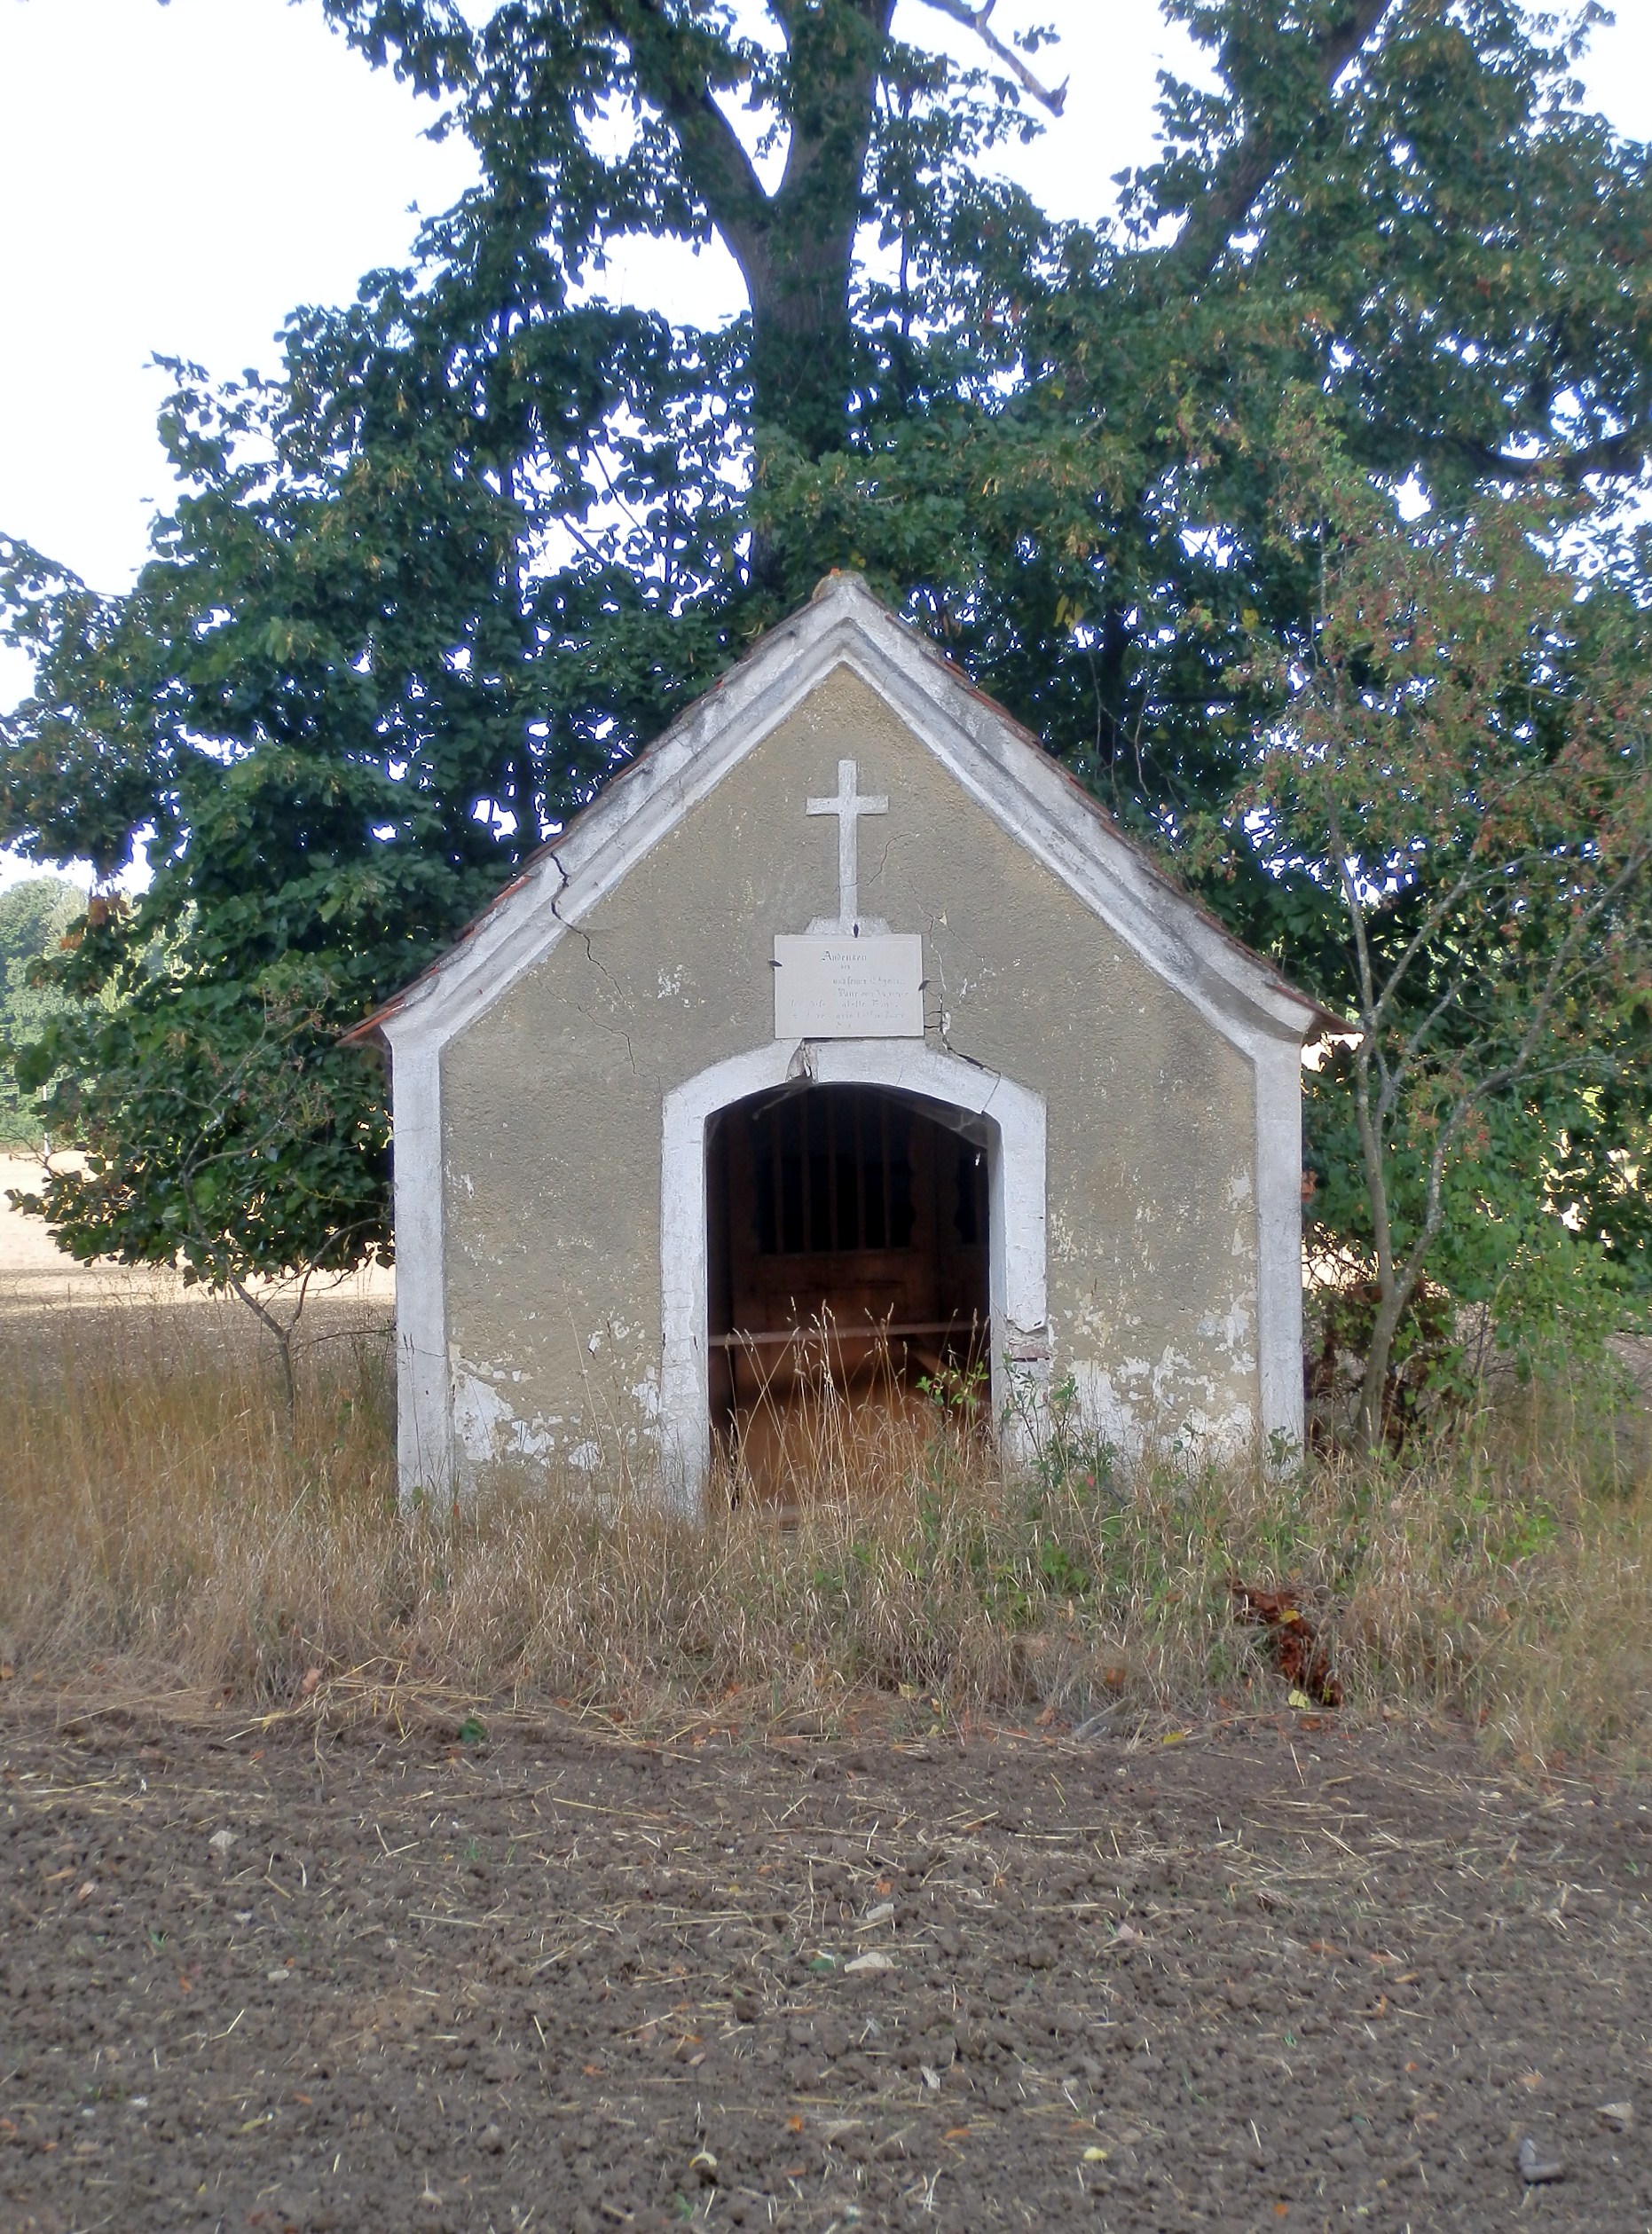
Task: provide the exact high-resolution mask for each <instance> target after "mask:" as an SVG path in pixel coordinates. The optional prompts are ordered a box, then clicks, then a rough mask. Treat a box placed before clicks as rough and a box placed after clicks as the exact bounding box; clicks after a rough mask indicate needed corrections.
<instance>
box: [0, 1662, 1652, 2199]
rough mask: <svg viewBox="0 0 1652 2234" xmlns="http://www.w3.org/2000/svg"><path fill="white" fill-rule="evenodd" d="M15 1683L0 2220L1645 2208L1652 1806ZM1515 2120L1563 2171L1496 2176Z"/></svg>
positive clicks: (1313, 1755)
mask: <svg viewBox="0 0 1652 2234" xmlns="http://www.w3.org/2000/svg"><path fill="white" fill-rule="evenodd" d="M17 1708H18V1702H16V1701H15V1699H14V1702H13V1711H12V1714H11V1716H10V1718H9V1719H3V1720H0V1762H3V1766H4V1782H3V1785H0V1861H3V1867H4V1891H5V1896H6V1900H7V1917H6V1923H5V1929H4V1938H3V1939H0V2010H4V2018H3V2019H0V2080H3V2082H4V2083H3V2084H0V2198H3V2199H4V2201H3V2203H0V2221H4V2224H5V2225H6V2226H7V2227H8V2228H10V2227H20V2228H29V2229H48V2230H59V2234H60V2230H67V2229H77V2230H78V2229H87V2230H90V2229H93V2228H99V2227H118V2228H120V2229H122V2230H131V2234H138V2230H156V2234H160V2230H168V2234H170V2230H172V2229H176V2228H180V2227H189V2226H201V2227H214V2228H219V2227H221V2228H224V2229H226V2230H228V2229H236V2230H240V2229H264V2230H271V2234H275V2230H281V2229H303V2230H311V2234H321V2230H326V2229H334V2230H354V2229H363V2230H367V2229H373V2230H378V2229H385V2230H401V2229H409V2228H411V2229H424V2230H429V2234H439V2230H444V2229H451V2230H459V2229H464V2230H471V2229H475V2230H477V2234H482V2230H485V2229H492V2230H494V2234H507V2230H512V2229H517V2230H525V2229H528V2228H533V2229H535V2230H539V2234H562V2230H573V2234H594V2230H607V2229H610V2228H625V2227H634V2228H638V2229H644V2228H664V2227H667V2226H680V2225H684V2224H686V2223H688V2222H693V2223H694V2224H696V2225H702V2226H712V2227H715V2226H720V2225H724V2224H727V2225H729V2226H735V2227H775V2228H796V2229H805V2228H806V2229H811V2230H819V2234H825V2230H828V2229H832V2228H836V2229H838V2230H840V2234H847V2230H849V2229H851V2228H854V2227H858V2228H861V2229H868V2228H881V2227H894V2228H906V2227H912V2228H917V2227H939V2228H953V2229H960V2230H963V2229H969V2230H974V2229H979V2228H985V2227H1000V2226H1002V2227H1009V2228H1015V2229H1018V2230H1019V2229H1023V2228H1036V2229H1041V2230H1042V2229H1048V2228H1067V2227H1095V2228H1097V2229H1109V2228H1111V2229H1117V2230H1125V2229H1139V2230H1152V2234H1173V2230H1176V2229H1180V2228H1184V2227H1190V2228H1191V2227H1194V2226H1219V2227H1222V2228H1224V2229H1231V2228H1245V2229H1249V2228H1264V2227H1265V2228H1269V2229H1274V2228H1278V2227H1281V2226H1284V2227H1286V2228H1290V2227H1301V2228H1310V2227H1312V2228H1332V2227H1335V2228H1341V2227H1349V2228H1352V2227H1355V2226H1358V2227H1361V2228H1364V2229H1369V2230H1373V2234H1374V2230H1380V2229H1392V2230H1395V2234H1398V2230H1400V2229H1403V2228H1406V2227H1410V2228H1412V2230H1414V2234H1422V2230H1423V2229H1424V2228H1428V2229H1435V2228H1442V2227H1453V2228H1455V2227H1464V2228H1482V2227H1485V2228H1491V2227H1506V2226H1510V2225H1513V2224H1514V2222H1516V2221H1517V2220H1518V2222H1519V2223H1520V2224H1521V2225H1522V2226H1554V2227H1562V2226H1564V2227H1587V2228H1591V2229H1593V2230H1597V2234H1598V2230H1606V2229H1640V2228H1643V2227H1646V2226H1648V2224H1652V2068H1649V2067H1648V2047H1649V2045H1652V1935H1649V1930H1648V1927H1649V1925H1652V1911H1649V1909H1648V1897H1647V1895H1648V1884H1649V1882H1652V1879H1649V1877H1648V1871H1652V1813H1648V1807H1647V1806H1646V1805H1642V1804H1641V1803H1640V1801H1639V1800H1638V1799H1637V1798H1636V1797H1634V1796H1633V1795H1630V1796H1629V1797H1624V1796H1621V1795H1620V1796H1613V1795H1611V1794H1610V1793H1608V1792H1605V1791H1601V1792H1596V1791H1594V1790H1592V1789H1590V1788H1589V1787H1587V1786H1585V1785H1582V1784H1569V1783H1567V1784H1558V1785H1556V1786H1554V1787H1553V1788H1549V1789H1546V1790H1525V1789H1522V1788H1521V1787H1518V1786H1517V1785H1516V1784H1514V1783H1513V1782H1509V1781H1508V1780H1506V1779H1499V1778H1494V1777H1493V1776H1491V1775H1490V1774H1488V1773H1487V1772H1486V1771H1485V1769H1484V1768H1483V1766H1478V1765H1477V1764H1476V1762H1475V1758H1474V1757H1473V1756H1472V1755H1471V1754H1470V1753H1469V1751H1468V1750H1467V1749H1466V1748H1464V1747H1460V1746H1458V1745H1455V1744H1453V1743H1451V1742H1445V1741H1443V1740H1441V1741H1435V1740H1427V1739H1422V1740H1420V1739H1417V1738H1415V1737H1410V1736H1408V1737H1405V1738H1403V1739H1402V1738H1399V1737H1396V1736H1393V1735H1388V1736H1383V1735H1381V1734H1355V1735H1350V1736H1347V1737H1344V1736H1343V1735H1342V1734H1341V1733H1340V1732H1338V1731H1337V1730H1336V1729H1335V1728H1334V1727H1333V1726H1329V1725H1327V1726H1324V1727H1321V1728H1319V1729H1318V1730H1317V1731H1315V1730H1307V1729H1304V1728H1303V1727H1302V1725H1301V1724H1298V1725H1295V1726H1294V1727H1293V1728H1292V1730H1291V1731H1290V1732H1289V1733H1288V1734H1286V1735H1281V1734H1278V1733H1275V1732H1273V1731H1271V1730H1270V1729H1267V1728H1263V1727H1256V1726H1255V1725H1246V1724H1229V1725H1225V1726H1223V1727H1215V1728H1212V1729H1210V1730H1208V1731H1195V1732H1193V1733H1192V1734H1191V1735H1190V1736H1189V1737H1188V1738H1187V1740H1186V1741H1185V1742H1182V1743H1179V1744H1176V1745H1174V1746H1171V1745H1168V1744H1164V1743H1155V1744H1153V1745H1152V1746H1151V1747H1149V1746H1146V1745H1144V1746H1143V1747H1142V1748H1141V1749H1140V1750H1129V1748H1127V1747H1126V1745H1125V1744H1124V1743H1123V1742H1121V1741H1120V1740H1119V1739H1117V1738H1113V1739H1103V1740H1101V1741H1099V1742H1096V1743H1095V1744H1093V1745H1085V1746H1079V1745H1075V1744H1074V1743H1071V1742H1048V1741H1045V1742H1039V1741H1038V1740H1036V1739H1034V1738H1027V1739H1019V1740H1000V1741H996V1742H991V1743H988V1742H984V1741H982V1742H971V1743H969V1744H967V1745H964V1746H959V1745H957V1744H956V1743H951V1742H945V1741H940V1740H932V1741H930V1742H925V1743H919V1744H914V1745H910V1746H908V1747H905V1748H901V1747H897V1746H893V1745H891V1744H887V1743H884V1744H880V1745H879V1746H877V1748H875V1749H869V1750H865V1751H860V1752H857V1751H854V1750H846V1749H845V1748H844V1747H843V1746H841V1745H838V1744H836V1743H832V1744H827V1743H814V1742H807V1741H793V1742H790V1743H789V1744H787V1745H784V1746H778V1745H763V1744H760V1743H753V1744H750V1745H742V1744H739V1743H736V1742H732V1741H729V1740H727V1739H724V1738H720V1737H719V1738H714V1739H712V1741H710V1742H705V1743H703V1744H701V1745H699V1746H694V1745H691V1744H680V1745H678V1746H675V1747H673V1746H671V1745H665V1746H656V1745H649V1744H643V1743H638V1742H626V1741H623V1740H621V1739H618V1738H606V1739H605V1738H602V1737H601V1736H597V1735H593V1734H590V1733H589V1732H582V1731H580V1730H579V1729H578V1728H574V1727H569V1728H567V1729H556V1728H553V1729H550V1730H547V1731H546V1730H542V1731H539V1732H538V1733H537V1734H533V1733H526V1732H524V1731H523V1730H521V1729H516V1730H511V1731H507V1730H506V1729H505V1727H504V1726H503V1725H502V1724H501V1725H496V1726H495V1728H494V1731H493V1737H494V1739H495V1740H496V1741H497V1742H489V1740H488V1738H487V1737H481V1738H478V1737H477V1734H476V1730H475V1729H474V1728H473V1729H472V1730H471V1732H470V1736H471V1738H472V1740H473V1741H474V1742H471V1743H468V1744H465V1743H461V1742H458V1741H457V1737H456V1735H455V1734H449V1735H447V1736H446V1737H445V1738H444V1736H442V1735H441V1734H436V1735H429V1736H424V1737H407V1738H405V1739H388V1738H386V1737H385V1736H384V1735H383V1734H382V1730H380V1729H376V1728H374V1727H367V1726H362V1727H358V1728H356V1729H355V1730H354V1731H351V1732H346V1733H344V1734H340V1735H326V1734H324V1735H322V1736H320V1737H319V1739H317V1740H316V1741H315V1742H309V1741H302V1742H301V1741H300V1740H298V1739H296V1738H295V1737H294V1736H292V1735H291V1734H288V1735H287V1736H285V1737H281V1736H277V1735H266V1736H260V1735H259V1734H257V1733H256V1732H252V1733H243V1734H239V1735H237V1734H232V1732H231V1731H230V1729H229V1727H228V1726H229V1720H230V1718H229V1717H228V1716H227V1715H226V1716H225V1717H224V1723H225V1726H226V1727H225V1734H224V1736H223V1737H222V1738H217V1737H215V1736H211V1735H203V1734H201V1732H200V1731H199V1730H196V1731H188V1730H181V1729H176V1728H175V1729H169V1728H167V1727H164V1726H162V1725H161V1724H156V1725H154V1726H153V1727H150V1728H147V1729H146V1728H144V1727H139V1726H138V1725H134V1724H132V1723H130V1721H129V1722H127V1723H125V1724H122V1723H116V1722H114V1721H110V1720H103V1721H98V1720H91V1721H88V1722H87V1723H85V1724H83V1725H82V1726H80V1727H78V1728H76V1729H75V1731H74V1733H73V1734H70V1733H68V1732H66V1731H59V1730H57V1729H55V1728H52V1727H48V1726H47V1724H46V1722H45V1721H44V1719H43V1717H42V1716H41V1715H39V1714H38V1713H35V1714H34V1715H32V1716H30V1715H29V1714H28V1713H24V1712H20V1711H17ZM868 1957H871V1958H873V1959H872V1960H871V1961H868V1960H867V1959H866V1958H868ZM1603 2104H1617V2105H1627V2106H1626V2108H1624V2107H1620V2108H1619V2109H1617V2110H1614V2111H1613V2112H1611V2113H1610V2114H1609V2115H1602V2113H1601V2105H1603ZM1525 2136H1531V2138H1532V2139H1533V2140H1534V2141H1535V2143H1536V2144H1537V2146H1538V2151H1539V2152H1540V2154H1541V2155H1542V2156H1543V2157H1544V2158H1545V2159H1547V2160H1549V2161H1550V2162H1558V2164H1559V2165H1560V2166H1561V2167H1562V2173H1563V2176H1562V2177H1561V2178H1560V2179H1558V2180H1557V2181H1555V2182H1554V2183H1552V2184H1545V2185H1539V2186H1531V2187H1527V2186H1524V2185H1523V2184H1522V2180H1521V2177H1520V2175H1519V2173H1518V2171H1517V2168H1516V2148H1517V2145H1518V2144H1519V2142H1520V2141H1521V2140H1522V2138H1524V2137H1525ZM713 2159H714V2161H713Z"/></svg>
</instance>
